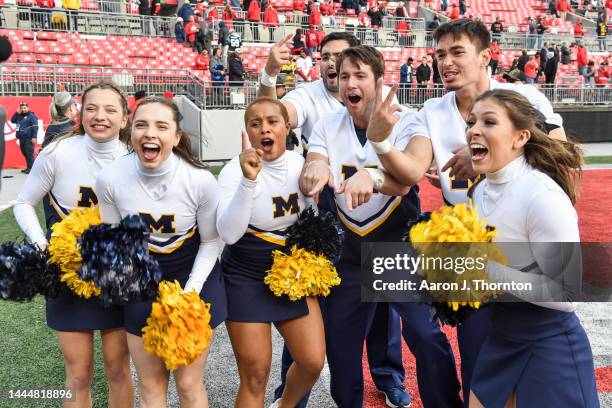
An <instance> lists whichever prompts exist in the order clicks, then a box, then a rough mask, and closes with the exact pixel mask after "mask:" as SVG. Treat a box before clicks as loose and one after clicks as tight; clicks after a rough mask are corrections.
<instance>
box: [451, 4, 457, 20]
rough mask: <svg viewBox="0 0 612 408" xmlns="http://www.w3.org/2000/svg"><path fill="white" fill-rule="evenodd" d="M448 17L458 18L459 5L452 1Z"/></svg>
mask: <svg viewBox="0 0 612 408" xmlns="http://www.w3.org/2000/svg"><path fill="white" fill-rule="evenodd" d="M449 17H450V19H451V20H457V19H459V7H457V5H456V4H455V3H453V5H452V6H451V11H450V15H449Z"/></svg>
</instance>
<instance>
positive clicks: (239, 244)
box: [217, 98, 325, 407]
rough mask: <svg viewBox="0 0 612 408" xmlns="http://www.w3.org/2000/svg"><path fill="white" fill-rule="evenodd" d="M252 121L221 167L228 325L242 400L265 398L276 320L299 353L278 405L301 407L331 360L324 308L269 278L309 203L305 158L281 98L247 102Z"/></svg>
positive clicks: (254, 402) (252, 402)
mask: <svg viewBox="0 0 612 408" xmlns="http://www.w3.org/2000/svg"><path fill="white" fill-rule="evenodd" d="M244 121H245V126H246V132H244V131H243V134H242V153H241V154H240V156H238V157H235V158H234V159H232V160H231V161H230V162H229V163H228V164H227V165H226V166H225V167H224V168H223V170H222V171H221V174H220V175H219V187H220V189H221V199H220V202H219V210H218V214H217V229H218V230H219V234H220V236H221V238H222V239H223V241H225V242H226V243H227V246H226V247H225V249H224V251H223V255H222V260H221V265H222V268H223V275H224V278H225V285H226V290H227V297H228V317H227V319H228V321H227V322H226V325H227V330H228V333H229V336H230V339H231V342H232V347H233V349H234V353H235V355H236V362H237V364H238V371H239V374H240V388H239V390H238V396H237V397H236V402H235V406H236V407H257V406H258V407H262V406H263V404H264V394H265V390H266V383H267V382H268V374H269V372H270V364H271V359H272V340H271V330H270V323H274V325H275V326H276V328H277V329H278V331H279V332H280V334H281V335H282V336H283V338H284V339H285V343H286V345H287V347H288V348H289V351H290V353H291V356H292V357H293V360H294V362H293V364H292V365H291V366H290V368H289V371H288V373H287V385H286V387H285V389H284V391H283V394H282V397H281V398H280V400H277V401H276V402H275V405H274V406H275V407H294V406H296V405H297V404H298V402H299V401H300V399H301V398H302V397H303V396H304V395H305V394H306V392H307V391H308V390H309V389H310V388H311V387H312V386H313V385H314V384H315V382H316V381H317V378H318V377H319V373H320V372H321V370H322V368H323V363H324V359H325V339H324V333H323V320H322V318H321V311H320V309H319V304H318V302H317V299H316V298H311V297H309V298H305V299H301V300H298V301H290V300H289V298H288V297H284V296H283V297H277V296H275V295H274V294H273V293H272V291H271V290H270V289H269V288H268V287H267V286H266V285H265V284H264V282H263V280H264V277H265V275H266V271H267V270H268V269H270V267H271V265H272V251H273V250H275V249H280V248H282V247H283V245H284V239H285V235H284V234H285V230H286V229H287V227H289V226H290V225H292V224H293V223H294V222H295V221H296V220H297V218H298V214H299V213H300V211H302V210H304V209H305V207H306V201H305V198H304V196H303V195H302V193H301V192H300V189H299V185H298V179H299V175H300V171H301V170H302V165H303V163H304V159H303V158H302V156H300V155H299V154H297V153H294V152H292V151H286V150H285V138H286V137H287V134H288V132H289V114H288V113H287V109H286V108H285V106H284V105H283V104H282V103H281V102H279V101H277V100H276V99H271V98H259V99H256V100H255V101H253V102H252V103H251V104H250V105H249V106H248V107H247V109H246V112H245V115H244ZM247 134H248V136H247ZM249 141H250V144H251V145H252V146H253V147H252V148H249Z"/></svg>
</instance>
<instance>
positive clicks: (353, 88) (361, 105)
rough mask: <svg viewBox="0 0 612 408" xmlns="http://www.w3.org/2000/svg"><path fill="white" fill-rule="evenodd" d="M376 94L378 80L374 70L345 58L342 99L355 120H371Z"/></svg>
mask: <svg viewBox="0 0 612 408" xmlns="http://www.w3.org/2000/svg"><path fill="white" fill-rule="evenodd" d="M375 94H376V79H375V78H374V73H373V72H372V68H371V67H370V66H369V65H366V64H364V63H361V62H357V63H353V62H352V61H351V60H350V59H349V58H345V59H344V61H343V62H342V67H341V70H340V98H341V99H342V102H343V103H344V105H345V106H346V109H347V110H348V111H349V113H350V114H351V116H352V117H353V120H355V118H369V113H370V109H371V107H372V102H373V99H374V96H375Z"/></svg>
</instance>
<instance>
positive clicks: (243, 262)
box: [221, 234, 308, 323]
mask: <svg viewBox="0 0 612 408" xmlns="http://www.w3.org/2000/svg"><path fill="white" fill-rule="evenodd" d="M277 248H280V246H278V245H266V242H264V241H260V239H259V238H257V237H254V236H252V235H248V234H247V235H245V237H243V238H242V239H241V240H239V241H238V242H237V243H235V244H234V245H227V246H226V247H225V248H224V250H223V255H222V256H221V268H222V270H223V278H224V280H225V291H226V293H227V320H229V321H234V322H252V323H268V322H279V321H284V320H290V319H296V318H298V317H301V316H305V315H307V314H308V305H307V304H306V299H299V300H296V301H292V300H290V299H289V297H288V296H276V295H275V294H274V293H273V292H272V291H271V290H270V288H269V287H268V285H266V284H265V283H264V281H263V280H264V277H265V276H266V274H267V271H268V270H269V269H270V267H271V266H272V250H273V249H277Z"/></svg>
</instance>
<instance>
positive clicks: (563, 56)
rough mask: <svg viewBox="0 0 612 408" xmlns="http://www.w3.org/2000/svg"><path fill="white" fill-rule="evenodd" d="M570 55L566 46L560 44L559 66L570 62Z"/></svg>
mask: <svg viewBox="0 0 612 408" xmlns="http://www.w3.org/2000/svg"><path fill="white" fill-rule="evenodd" d="M571 58H572V53H571V52H570V49H569V48H567V44H565V43H561V64H563V65H568V64H569V63H570V61H571Z"/></svg>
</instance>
